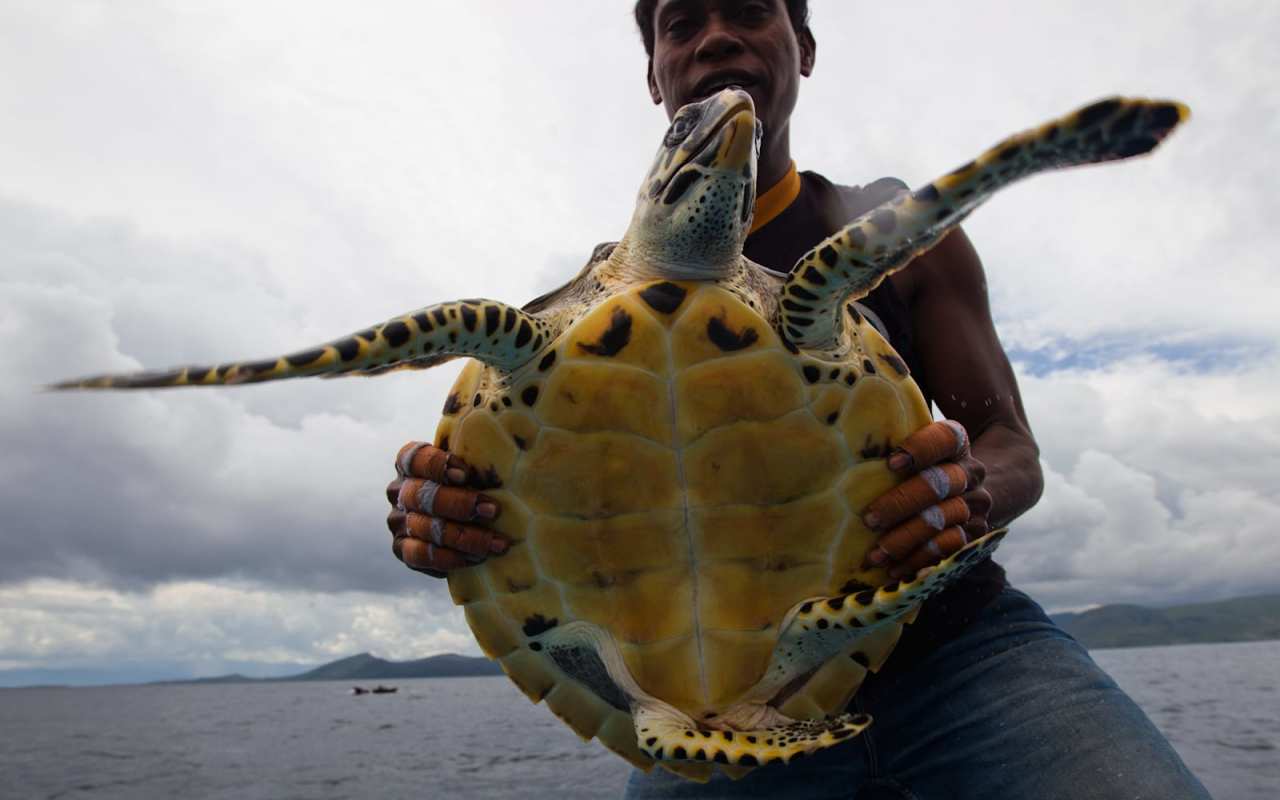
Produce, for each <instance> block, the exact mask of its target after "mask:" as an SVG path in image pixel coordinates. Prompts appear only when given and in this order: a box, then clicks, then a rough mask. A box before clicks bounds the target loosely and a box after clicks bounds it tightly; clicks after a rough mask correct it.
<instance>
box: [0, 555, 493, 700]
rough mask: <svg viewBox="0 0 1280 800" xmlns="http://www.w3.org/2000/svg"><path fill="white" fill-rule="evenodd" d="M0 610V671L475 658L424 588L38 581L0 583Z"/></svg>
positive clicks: (198, 669)
mask: <svg viewBox="0 0 1280 800" xmlns="http://www.w3.org/2000/svg"><path fill="white" fill-rule="evenodd" d="M0 607H3V608H5V609H6V611H5V616H4V619H3V621H0V653H4V654H5V655H4V656H3V658H0V671H4V672H3V673H0V674H6V673H8V674H12V673H13V672H14V671H19V670H21V671H24V672H26V673H28V674H37V672H36V671H37V670H41V669H47V668H49V667H57V668H58V669H61V670H66V671H76V670H84V671H91V670H95V669H101V668H102V666H103V665H104V664H112V665H116V666H117V669H122V670H123V669H128V668H133V669H135V670H145V669H146V667H147V665H149V664H154V663H157V662H160V663H170V664H173V663H175V662H176V664H180V665H181V666H182V667H185V672H180V673H177V674H179V675H183V676H186V677H198V676H207V675H219V674H226V673H227V672H231V671H234V670H236V669H244V668H250V669H255V670H258V672H256V674H258V675H262V674H264V673H275V672H286V673H287V672H288V671H291V670H294V669H297V668H298V666H299V665H314V664H318V663H323V662H326V661H331V660H333V659H336V658H341V657H344V656H347V655H350V654H352V653H357V652H364V651H369V652H372V653H374V654H375V655H377V656H380V657H382V658H389V659H394V660H405V659H410V658H422V657H425V656H427V655H433V654H436V653H444V652H453V653H471V654H478V650H477V648H476V647H475V644H474V642H473V640H472V639H471V636H470V634H469V633H468V632H467V631H466V628H465V623H464V622H463V621H462V614H461V612H460V611H458V610H456V609H453V608H451V607H449V606H447V605H444V606H442V605H441V604H440V603H439V602H438V598H435V597H434V596H432V595H429V594H427V593H424V592H411V593H403V594H399V595H389V594H386V593H384V592H349V591H339V592H322V593H317V592H307V591H291V590H287V589H280V588H271V589H266V588H263V587H259V586H254V585H251V584H245V583H241V582H234V581H216V582H208V581H173V582H169V583H167V584H165V585H163V586H158V587H156V588H153V589H150V590H147V591H143V592H126V591H120V590H117V589H112V588H109V587H105V586H101V585H92V584H85V583H81V582H70V581H56V580H48V579H44V580H33V581H27V582H24V583H21V584H15V585H12V586H3V587H0ZM175 656H177V657H175ZM273 666H275V667H277V669H272V667H273ZM170 674H171V675H172V674H174V673H170Z"/></svg>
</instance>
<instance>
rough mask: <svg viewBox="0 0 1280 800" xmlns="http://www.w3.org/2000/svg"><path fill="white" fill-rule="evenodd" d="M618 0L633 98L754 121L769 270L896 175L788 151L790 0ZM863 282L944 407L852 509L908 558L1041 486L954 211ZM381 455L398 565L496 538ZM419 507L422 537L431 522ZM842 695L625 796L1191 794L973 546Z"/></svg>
mask: <svg viewBox="0 0 1280 800" xmlns="http://www.w3.org/2000/svg"><path fill="white" fill-rule="evenodd" d="M635 15H636V21H637V23H638V25H639V27H640V30H641V34H642V36H643V39H644V44H645V49H646V52H647V53H648V55H649V62H648V84H649V93H650V97H651V98H652V100H653V101H654V103H656V104H661V105H663V106H664V107H665V109H666V112H667V115H668V117H670V116H671V115H673V114H674V113H675V111H676V110H677V109H679V108H680V107H681V106H683V105H685V104H686V103H689V102H692V101H695V100H699V99H702V98H704V97H706V96H708V95H710V94H712V93H714V92H715V91H717V90H718V89H721V88H723V87H724V86H726V85H738V86H741V87H742V88H744V89H745V90H746V91H748V92H749V93H750V94H751V96H752V99H753V100H754V102H755V107H756V113H757V115H758V116H759V118H760V120H761V121H762V123H763V126H764V139H763V142H762V144H761V153H760V161H759V167H758V176H759V177H758V186H759V189H760V196H759V198H758V200H757V202H756V211H755V219H754V221H753V225H752V231H751V234H750V236H749V237H748V238H747V241H746V246H745V253H746V255H747V257H749V258H751V259H752V260H754V261H757V262H759V263H761V264H763V265H764V266H767V267H771V268H773V269H775V270H781V271H785V270H787V269H789V268H790V267H791V265H792V264H793V263H795V261H796V260H797V258H798V257H799V256H800V255H802V254H803V253H804V252H806V251H807V250H808V249H809V248H810V247H812V246H813V245H814V244H816V243H817V242H818V241H820V240H821V239H823V238H824V237H826V236H827V235H829V234H830V233H832V232H834V231H835V230H837V229H838V228H839V227H841V226H842V225H843V224H844V223H845V222H847V221H848V220H849V219H851V218H852V217H854V216H856V215H857V214H860V213H862V212H863V211H865V210H867V209H869V208H872V207H874V206H875V205H878V204H879V203H880V202H883V201H884V200H885V199H888V198H889V197H892V195H893V194H894V193H896V192H897V191H900V190H901V189H903V188H905V184H902V183H901V182H900V181H896V180H894V179H882V180H879V181H876V182H874V183H871V184H869V185H867V186H865V187H863V188H861V189H856V188H849V187H838V186H835V185H833V184H832V183H830V182H829V181H827V180H826V179H825V178H823V177H822V176H820V175H818V174H816V173H812V172H804V173H799V172H797V171H796V168H795V165H794V163H793V162H792V160H791V154H790V128H789V125H790V117H791V113H792V111H793V109H794V108H795V103H796V99H797V95H798V90H799V83H800V78H801V77H806V76H808V75H810V74H811V72H812V70H813V68H814V64H815V59H816V50H817V47H816V42H815V40H814V37H813V34H812V32H811V31H810V29H809V26H808V22H807V16H808V13H807V2H806V1H805V0H639V2H637V3H636V7H635ZM863 302H864V304H865V305H866V306H867V307H868V308H869V309H870V311H871V312H872V314H871V315H869V316H872V318H873V319H876V320H878V321H879V322H880V323H881V327H882V329H883V330H884V331H885V332H886V334H887V335H888V338H889V339H890V342H891V344H892V345H893V346H894V348H895V349H896V350H897V351H898V353H899V354H900V355H901V356H902V357H903V359H904V360H905V361H906V362H907V364H908V365H909V366H910V367H911V371H912V374H913V375H914V376H915V379H916V381H917V383H919V385H920V387H921V389H922V391H923V392H924V394H925V396H926V398H928V399H930V400H932V401H933V402H934V404H935V405H936V406H937V408H938V409H939V411H941V412H942V414H943V415H944V416H945V417H946V418H947V420H948V421H943V422H936V423H934V424H933V425H931V426H928V427H926V428H925V429H924V430H922V431H920V432H918V433H917V434H915V435H913V436H911V437H909V438H908V439H907V440H906V441H905V442H904V443H903V446H902V448H901V449H900V450H898V451H895V452H894V453H892V454H890V456H889V466H890V467H891V468H892V469H894V470H896V471H898V472H899V473H900V474H902V475H903V476H904V477H906V476H914V477H909V478H908V479H907V480H906V481H904V483H903V484H902V485H901V486H900V487H898V488H896V489H894V490H891V491H890V492H888V493H886V495H885V496H883V497H881V498H879V499H878V500H876V501H874V502H873V503H872V504H871V505H870V506H869V507H868V508H867V509H866V511H865V516H864V519H865V521H866V522H867V524H868V526H869V527H871V528H872V529H873V530H876V531H878V532H880V533H881V535H880V538H879V540H878V547H877V548H876V549H874V550H873V551H872V553H871V554H870V555H869V556H868V561H870V562H874V563H878V564H880V563H882V564H885V565H886V566H888V567H889V569H890V574H892V575H894V576H895V577H900V576H909V575H912V574H914V573H915V572H916V571H917V570H919V569H920V568H922V567H924V566H927V565H930V564H935V563H937V562H938V561H940V560H941V559H942V558H944V557H945V556H946V555H948V554H950V553H952V552H955V551H956V550H958V549H959V548H960V547H962V546H963V545H964V544H965V542H966V541H969V540H971V539H972V538H973V537H976V536H980V535H982V534H983V533H986V532H987V531H988V530H989V529H990V527H991V526H992V525H995V526H999V525H1005V524H1007V523H1009V522H1010V521H1012V520H1013V519H1014V518H1015V517H1017V516H1018V515H1020V514H1021V513H1023V512H1024V511H1026V510H1027V509H1028V508H1030V507H1031V506H1032V505H1033V504H1034V503H1035V502H1036V500H1037V499H1038V498H1039V496H1040V492H1041V489H1042V486H1043V481H1042V476H1041V472H1040V466H1039V460H1038V449H1037V447H1036V444H1035V440H1034V439H1033V437H1032V434H1031V430H1030V428H1029V426H1028V424H1027V420H1026V415H1025V413H1024V412H1023V409H1022V404H1021V400H1020V398H1019V394H1018V387H1017V384H1016V381H1015V379H1014V376H1013V372H1012V369H1011V368H1010V365H1009V361H1008V358H1007V356H1006V355H1005V353H1004V351H1003V349H1002V347H1001V345H1000V342H999V340H998V339H997V337H996V333H995V328H994V325H993V324H992V320H991V314H990V310H989V308H988V301H987V296H986V283H985V279H984V276H983V270H982V265H981V263H980V262H979V260H978V257H977V254H976V253H975V252H974V249H973V247H972V246H971V245H970V243H969V241H968V239H967V237H966V236H965V235H964V233H963V232H961V231H959V230H957V231H956V232H954V233H952V234H951V235H950V236H948V237H946V238H945V239H943V240H942V241H941V242H940V243H939V244H938V246H937V247H935V248H934V249H933V250H932V251H930V252H929V253H927V254H926V255H924V256H922V257H920V258H919V259H917V261H916V262H915V263H913V264H912V266H911V267H910V268H909V269H906V270H904V271H902V272H899V273H897V274H895V275H893V276H892V277H891V278H890V279H889V280H887V281H885V282H884V283H883V284H882V285H881V286H880V287H879V288H877V289H876V291H875V292H873V293H872V294H871V295H869V296H868V297H867V298H865V299H864V301H863ZM956 423H959V425H956ZM966 432H967V435H966ZM397 467H398V470H399V473H400V475H401V477H400V478H398V479H397V480H396V481H394V482H393V483H392V484H391V485H390V486H389V487H388V496H389V498H390V499H391V501H392V503H393V504H395V505H396V506H397V508H396V509H395V510H393V511H392V512H391V514H390V516H389V517H388V524H389V526H390V527H391V529H392V533H393V550H394V552H395V553H396V555H397V556H398V557H399V558H401V560H403V561H404V563H405V564H406V565H408V566H410V567H412V568H415V569H419V570H421V571H425V572H428V573H430V574H434V575H442V574H444V573H446V572H447V571H448V570H450V569H454V568H457V567H460V566H464V565H467V564H470V563H474V562H475V561H477V560H480V559H482V558H484V557H486V556H488V555H491V554H500V553H501V552H502V551H503V550H504V548H505V543H504V542H503V541H502V539H501V537H500V536H498V535H497V534H494V533H492V532H490V531H488V530H487V529H486V528H484V524H485V523H486V522H487V521H489V520H492V519H493V518H494V517H495V516H496V515H497V513H498V512H499V509H498V507H497V505H496V504H495V503H494V502H493V501H492V500H491V499H489V498H487V497H486V496H484V495H483V494H482V493H481V492H479V491H477V490H475V489H474V488H467V487H466V486H465V484H466V479H467V473H466V469H465V465H463V464H461V462H458V461H457V460H456V459H454V458H453V457H451V456H449V455H448V454H447V453H444V452H443V451H440V450H437V449H435V448H433V447H431V446H429V445H422V444H419V443H410V444H409V445H406V446H405V448H404V449H403V450H402V451H401V453H400V456H399V457H398V458H397ZM929 468H941V470H942V471H944V472H946V473H947V474H948V475H950V476H952V481H951V485H952V486H953V487H955V488H954V489H953V490H952V491H950V492H943V493H941V496H940V495H939V493H937V492H936V491H935V490H934V489H933V488H932V487H933V486H936V485H937V484H936V481H933V482H931V481H930V480H926V478H925V476H921V475H920V473H921V472H923V471H925V470H927V469H929ZM935 474H936V470H935ZM424 481H432V482H435V483H438V484H441V486H440V488H439V489H438V491H436V492H434V501H433V503H432V507H431V508H428V509H423V508H420V507H419V506H418V498H419V497H420V496H421V493H420V491H419V490H420V489H421V488H422V486H423V485H424ZM431 494H432V493H431V492H428V493H427V495H431ZM436 519H439V520H440V522H441V523H442V524H443V534H444V535H443V538H441V537H439V536H437V537H435V538H433V537H432V535H431V530H432V526H433V524H434V521H435V520H436ZM437 542H440V544H437ZM854 703H855V705H856V707H857V709H858V710H859V711H865V712H867V713H870V714H871V715H872V716H873V717H874V718H875V720H876V722H875V724H874V725H873V726H872V728H871V729H870V730H869V731H868V732H866V733H864V734H862V735H861V736H860V737H858V738H857V739H855V740H854V741H851V742H848V743H845V744H844V745H841V746H839V747H836V748H831V749H829V750H826V751H822V752H821V753H819V754H816V755H815V756H813V757H811V758H810V759H808V760H806V761H803V762H800V763H799V764H796V765H792V766H790V767H781V766H779V767H770V768H764V769H760V770H757V771H756V772H754V773H752V774H751V775H750V776H749V777H748V778H747V779H745V780H743V781H740V782H736V783H730V782H728V781H727V780H724V779H723V776H721V779H718V780H716V781H713V782H712V783H711V784H708V785H705V786H701V785H697V784H692V783H687V782H684V781H682V780H681V779H678V778H675V777H673V776H670V775H667V774H666V773H663V772H660V771H655V772H654V773H652V774H651V775H644V774H641V773H636V775H635V776H634V777H633V778H632V781H631V783H630V786H629V789H628V796H631V797H781V796H786V797H853V796H855V795H856V796H857V797H859V798H864V799H867V798H879V797H884V798H888V797H902V798H909V797H919V798H931V797H975V798H978V797H982V798H989V797H1001V798H1018V797H1028V798H1030V797H1035V798H1050V797H1068V796H1070V797H1073V798H1078V797H1100V798H1101V797H1116V796H1125V797H1159V798H1182V797H1207V794H1206V793H1205V792H1204V789H1203V787H1201V786H1200V785H1199V783H1198V782H1196V780H1195V778H1194V777H1192V776H1191V775H1190V774H1189V773H1188V772H1187V770H1186V768H1185V767H1184V766H1183V765H1182V763H1181V761H1180V760H1179V759H1178V757H1177V755H1176V754H1175V753H1174V752H1173V750H1172V749H1171V748H1170V747H1169V745H1168V743H1167V742H1165V741H1164V739H1163V738H1162V737H1161V736H1160V734H1159V733H1158V732H1157V731H1156V730H1155V728H1154V727H1153V726H1152V725H1151V723H1150V721H1149V720H1147V719H1146V717H1145V716H1144V715H1143V714H1142V712H1141V711H1140V710H1139V709H1138V708H1137V707H1136V706H1135V705H1134V704H1133V703H1132V701H1130V700H1129V698H1127V697H1126V696H1124V695H1123V693H1121V692H1120V691H1119V689H1118V688H1116V686H1115V684H1114V683H1112V682H1111V681H1110V679H1109V678H1108V677H1107V676H1106V675H1105V674H1103V673H1102V672H1101V671H1100V670H1098V668H1097V667H1096V665H1094V664H1093V662H1092V661H1091V660H1090V659H1089V658H1088V655H1087V654H1086V653H1085V652H1084V651H1083V649H1082V648H1080V646H1079V645H1078V644H1076V643H1075V642H1074V641H1073V640H1071V639H1070V638H1069V637H1067V636H1066V635H1065V634H1064V633H1062V632H1061V631H1060V630H1059V629H1058V628H1056V627H1055V626H1054V625H1053V624H1052V623H1051V622H1050V621H1049V620H1048V618H1047V617H1045V616H1044V614H1043V612H1042V611H1041V610H1040V609H1039V607H1038V606H1036V605H1035V603H1033V602H1032V601H1031V600H1030V599H1029V598H1028V597H1026V595H1024V594H1022V593H1020V592H1017V591H1016V590H1013V589H1012V588H1010V587H1009V586H1008V585H1007V583H1006V581H1005V577H1004V571H1003V570H1002V569H1001V568H1000V567H999V566H998V565H996V564H994V563H992V562H990V561H987V562H985V563H983V564H981V565H979V566H977V567H975V568H974V570H973V571H972V572H971V573H970V574H969V575H968V576H966V577H965V578H964V579H963V580H962V581H960V582H958V583H957V584H956V585H955V586H954V587H952V588H951V589H949V590H947V591H946V592H944V593H942V594H941V595H939V596H938V597H936V598H934V599H933V600H932V601H930V602H929V603H928V604H927V605H926V606H925V608H924V610H923V611H922V613H921V615H920V619H919V621H918V622H917V623H916V624H915V625H913V626H910V627H908V628H907V631H906V633H904V635H903V637H902V640H901V642H900V643H899V645H898V648H897V650H896V651H895V652H894V654H893V655H892V656H891V657H890V659H889V661H888V662H887V663H886V664H885V665H884V667H883V669H882V670H881V671H880V672H879V673H878V674H875V675H872V676H869V678H868V680H867V681H866V682H865V684H864V686H863V688H862V689H861V691H860V692H859V694H858V696H857V698H855V701H854Z"/></svg>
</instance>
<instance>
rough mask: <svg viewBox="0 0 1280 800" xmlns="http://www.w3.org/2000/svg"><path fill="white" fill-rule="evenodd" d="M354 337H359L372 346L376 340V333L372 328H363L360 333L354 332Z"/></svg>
mask: <svg viewBox="0 0 1280 800" xmlns="http://www.w3.org/2000/svg"><path fill="white" fill-rule="evenodd" d="M355 335H356V336H358V337H360V338H361V339H364V340H365V342H367V343H369V344H373V340H374V339H377V338H378V332H377V331H375V330H374V329H373V328H365V329H364V330H362V331H358V332H356V334H355Z"/></svg>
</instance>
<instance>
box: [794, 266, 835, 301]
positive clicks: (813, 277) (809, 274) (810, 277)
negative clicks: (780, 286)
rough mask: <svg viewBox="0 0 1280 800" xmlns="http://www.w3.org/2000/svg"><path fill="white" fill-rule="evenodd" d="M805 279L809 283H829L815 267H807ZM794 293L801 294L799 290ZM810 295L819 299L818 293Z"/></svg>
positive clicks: (823, 284)
mask: <svg viewBox="0 0 1280 800" xmlns="http://www.w3.org/2000/svg"><path fill="white" fill-rule="evenodd" d="M804 279H805V280H807V281H808V282H809V283H812V284H814V285H815V286H826V285H827V279H826V278H824V277H822V273H821V272H818V270H817V269H816V268H814V267H805V270H804ZM792 294H794V295H796V296H799V294H798V293H797V292H792ZM810 297H813V298H814V299H815V300H816V299H817V296H816V295H810Z"/></svg>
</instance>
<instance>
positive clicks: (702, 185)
mask: <svg viewBox="0 0 1280 800" xmlns="http://www.w3.org/2000/svg"><path fill="white" fill-rule="evenodd" d="M760 134H761V128H760V124H759V122H758V121H757V120H756V113H755V106H754V105H753V104H752V102H751V96H750V95H748V94H747V93H746V92H744V91H742V90H741V89H725V90H724V91H721V92H719V93H717V94H714V95H712V96H711V97H708V98H707V99H706V100H702V101H701V102H697V103H690V104H689V105H687V106H684V107H683V108H681V109H680V110H679V111H677V112H676V115H675V117H673V118H672V120H671V127H670V128H668V129H667V133H666V135H665V136H664V137H663V139H662V147H661V148H659V149H658V154H657V156H656V157H655V158H654V160H653V167H652V168H651V169H650V170H649V174H648V176H647V177H646V178H645V181H644V185H643V186H641V187H640V196H639V197H638V198H637V201H636V211H635V214H634V215H633V216H632V218H631V227H630V228H628V230H627V235H626V237H625V238H624V239H623V243H624V245H625V250H624V252H625V253H627V254H628V256H629V258H630V259H631V260H632V263H633V264H634V265H637V266H640V265H643V266H644V267H646V268H648V270H652V271H655V272H657V273H659V274H661V276H662V277H672V278H684V279H699V278H702V279H706V278H715V277H717V276H719V275H722V274H724V273H725V272H726V271H727V270H728V269H729V268H731V267H732V266H734V265H736V264H737V263H738V259H739V257H740V256H741V255H742V244H743V242H744V241H745V240H746V238H747V231H748V229H749V228H750V225H751V212H752V210H753V208H754V206H755V199H756V158H757V156H758V153H759V147H760Z"/></svg>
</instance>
